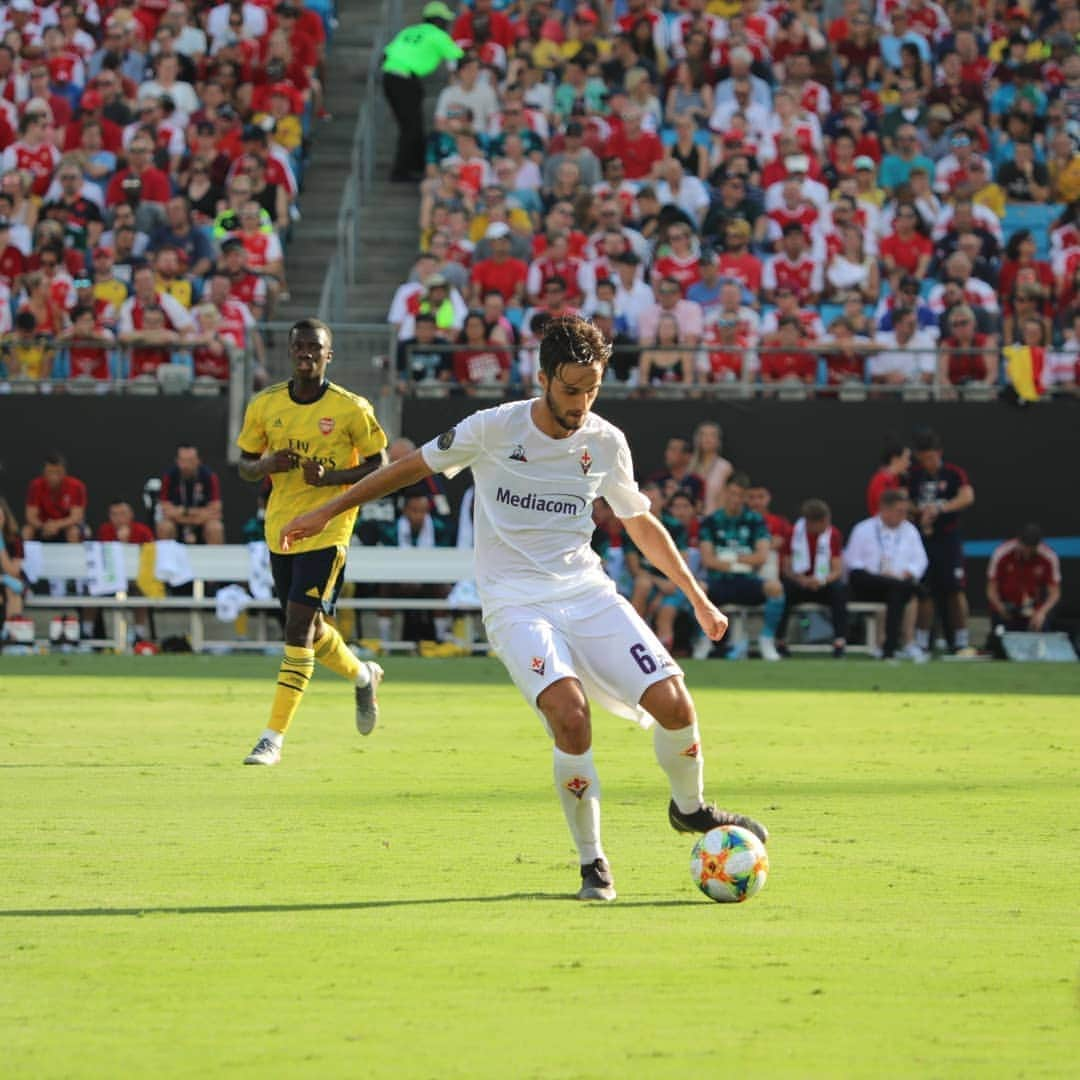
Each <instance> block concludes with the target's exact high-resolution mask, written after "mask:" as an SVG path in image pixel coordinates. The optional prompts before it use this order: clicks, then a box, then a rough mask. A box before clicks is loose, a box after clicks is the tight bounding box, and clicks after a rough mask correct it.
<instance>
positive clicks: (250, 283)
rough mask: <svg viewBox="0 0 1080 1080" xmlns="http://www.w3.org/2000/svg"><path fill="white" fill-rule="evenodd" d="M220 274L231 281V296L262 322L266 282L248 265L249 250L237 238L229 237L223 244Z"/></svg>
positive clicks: (265, 298)
mask: <svg viewBox="0 0 1080 1080" xmlns="http://www.w3.org/2000/svg"><path fill="white" fill-rule="evenodd" d="M217 270H218V273H221V274H224V275H225V276H226V277H227V278H228V279H229V296H231V297H232V298H233V299H234V300H239V301H240V302H241V303H243V304H246V305H247V306H248V309H249V310H250V311H251V314H252V315H254V316H255V321H256V322H262V321H263V316H264V313H265V311H266V304H267V287H266V281H265V279H264V278H262V277H261V276H260V275H259V274H256V273H253V272H252V270H251V268H250V267H249V266H248V264H247V248H245V247H244V244H243V241H242V240H240V238H239V237H236V236H227V237H226V238H225V239H224V240H223V241H222V242H221V257H220V259H219V260H218V265H217Z"/></svg>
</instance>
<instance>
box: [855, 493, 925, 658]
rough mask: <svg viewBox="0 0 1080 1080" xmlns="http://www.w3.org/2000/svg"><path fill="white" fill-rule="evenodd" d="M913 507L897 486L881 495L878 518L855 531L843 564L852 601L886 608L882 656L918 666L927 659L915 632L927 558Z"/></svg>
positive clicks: (861, 525) (868, 519)
mask: <svg viewBox="0 0 1080 1080" xmlns="http://www.w3.org/2000/svg"><path fill="white" fill-rule="evenodd" d="M910 508H911V503H910V501H909V500H908V496H907V492H905V491H903V490H900V489H897V488H893V489H892V490H889V491H885V492H883V493H882V496H881V502H880V503H879V506H878V512H877V515H876V516H875V517H871V518H866V519H865V520H864V521H860V522H859V524H858V525H856V526H855V528H854V529H852V530H851V536H849V537H848V542H847V547H846V548H845V549H844V566H845V567H846V569H847V573H848V583H849V584H850V586H851V595H852V598H853V599H855V600H862V601H872V602H874V603H884V604H885V645H884V647H883V649H882V656H883V657H884V658H885V659H886V660H889V659H892V658H893V657H895V656H896V655H897V654H898V653H899V654H900V655H901V656H904V657H906V658H907V659H909V660H914V661H916V663H919V662H922V661H924V660H926V659H927V655H926V653H925V652H923V650H922V649H920V648H919V646H918V645H916V644H915V642H914V639H913V634H914V629H915V615H916V611H917V600H918V595H919V581H920V580H921V579H922V576H923V574H925V573H926V567H927V563H928V560H927V557H926V549H925V548H924V547H923V542H922V537H921V536H919V530H918V529H916V528H915V526H914V525H912V524H911V522H910V521H908V510H909V509H910ZM901 636H902V637H903V641H904V645H903V648H901Z"/></svg>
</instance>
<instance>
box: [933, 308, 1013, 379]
mask: <svg viewBox="0 0 1080 1080" xmlns="http://www.w3.org/2000/svg"><path fill="white" fill-rule="evenodd" d="M949 329H950V331H951V333H950V334H949V336H948V337H947V338H945V340H944V341H943V342H942V343H941V351H940V352H939V354H938V374H939V376H940V377H941V380H942V382H945V383H951V384H952V385H953V386H961V385H963V384H965V383H981V384H982V385H984V386H992V385H993V384H994V380H995V379H996V378H997V365H998V358H997V350H996V349H994V348H993V346H992V342H991V339H990V336H989V335H988V334H980V333H978V332H977V331H976V329H975V312H974V311H973V310H972V309H971V308H970V307H969V306H968V305H967V304H957V305H956V307H954V308H953V309H952V311H951V312H949Z"/></svg>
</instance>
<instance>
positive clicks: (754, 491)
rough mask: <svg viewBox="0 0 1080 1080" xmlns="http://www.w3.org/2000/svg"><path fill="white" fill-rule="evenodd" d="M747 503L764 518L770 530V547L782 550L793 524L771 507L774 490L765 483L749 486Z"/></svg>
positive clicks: (789, 537) (789, 536) (788, 538)
mask: <svg viewBox="0 0 1080 1080" xmlns="http://www.w3.org/2000/svg"><path fill="white" fill-rule="evenodd" d="M746 505H747V506H748V507H749V508H750V509H751V510H753V511H754V513H755V514H760V515H761V517H762V519H763V520H764V522H765V527H766V528H767V529H768V530H769V547H771V548H772V550H773V551H781V550H782V549H783V547H784V545H785V544H786V543H787V542H788V541H789V540H790V539H791V530H792V528H793V526H792V524H791V522H790V521H788V519H787V518H786V517H781V515H780V514H774V513H773V512H772V510H770V509H769V508H770V506H772V492H771V491H770V490H769V489H768V488H767V487H765V485H764V484H758V485H757V486H756V487H750V488H747V489H746Z"/></svg>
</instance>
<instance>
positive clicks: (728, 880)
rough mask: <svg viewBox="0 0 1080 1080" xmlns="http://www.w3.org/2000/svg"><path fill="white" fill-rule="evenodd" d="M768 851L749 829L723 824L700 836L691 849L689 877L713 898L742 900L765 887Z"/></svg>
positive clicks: (727, 901)
mask: <svg viewBox="0 0 1080 1080" xmlns="http://www.w3.org/2000/svg"><path fill="white" fill-rule="evenodd" d="M768 876H769V855H768V853H767V852H766V851H765V845H764V844H763V843H762V842H761V841H760V840H759V839H758V838H757V837H756V836H755V835H754V834H753V833H752V832H750V830H749V829H742V828H740V827H739V826H738V825H721V826H720V827H719V828H717V829H711V830H710V831H709V832H707V833H706V834H705V835H704V836H702V837H700V838H699V839H698V842H697V843H696V844H695V845H694V850H693V851H692V852H691V853H690V877H691V878H692V879H693V881H694V884H695V885H696V886H697V887H698V888H699V889H700V890H701V891H702V892H703V893H704V894H705V895H706V896H707V897H708V898H709V899H710V900H716V901H717V902H718V903H721V904H741V903H742V902H743V901H744V900H749V899H750V897H751V896H756V895H757V894H758V893H759V892H761V890H762V889H763V888H764V887H765V879H766V878H767V877H768Z"/></svg>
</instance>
